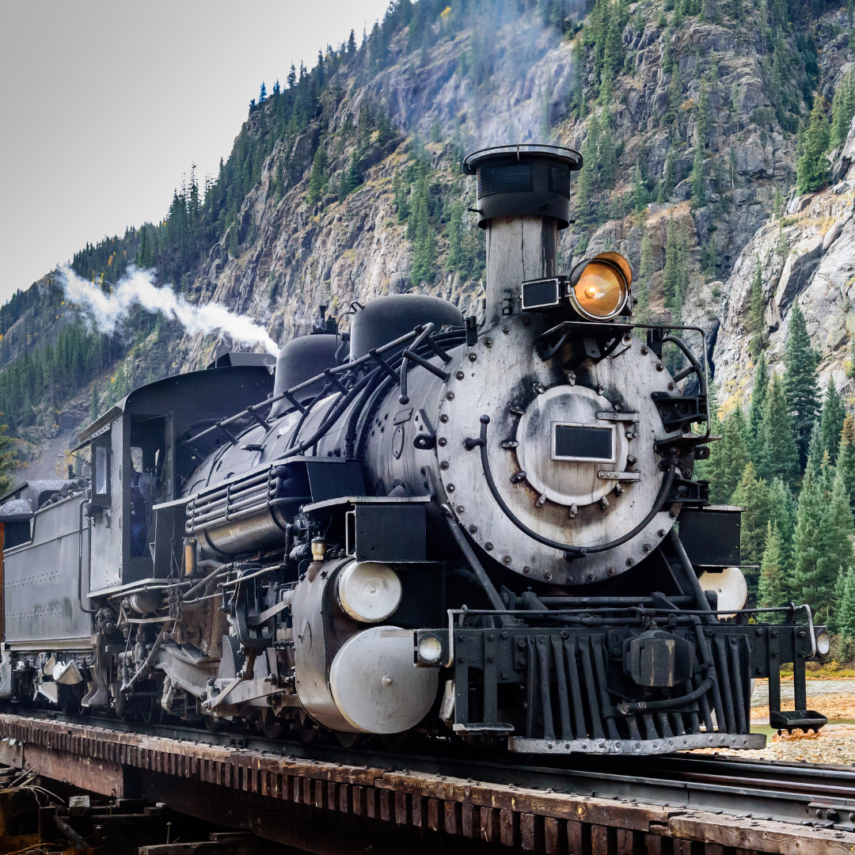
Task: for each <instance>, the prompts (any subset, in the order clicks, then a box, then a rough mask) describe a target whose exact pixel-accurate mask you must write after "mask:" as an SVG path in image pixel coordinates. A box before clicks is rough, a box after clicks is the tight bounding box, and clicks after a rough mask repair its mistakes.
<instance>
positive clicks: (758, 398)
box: [748, 353, 769, 474]
mask: <svg viewBox="0 0 855 855" xmlns="http://www.w3.org/2000/svg"><path fill="white" fill-rule="evenodd" d="M768 391H769V369H768V368H767V367H766V357H765V355H764V354H762V353H761V354H760V358H759V359H758V360H757V365H756V366H755V367H754V389H753V391H752V392H751V409H750V410H749V412H748V435H749V437H750V443H751V449H752V458H753V459H754V465H755V466H757V467H758V468H757V471H758V472H760V473H761V474H762V472H763V470H762V469H761V468H760V467H759V466H758V463H757V456H756V455H757V451H758V446H759V444H760V443H759V439H760V429H761V427H762V424H763V407H764V406H765V404H766V394H767V393H768Z"/></svg>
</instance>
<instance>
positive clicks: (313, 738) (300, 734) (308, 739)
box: [294, 720, 327, 745]
mask: <svg viewBox="0 0 855 855" xmlns="http://www.w3.org/2000/svg"><path fill="white" fill-rule="evenodd" d="M294 735H295V736H296V737H297V739H299V740H300V742H302V743H303V745H319V744H320V743H322V742H323V741H324V740H325V739H326V735H327V733H326V731H325V730H322V729H321V728H320V727H318V726H317V725H315V724H312V722H310V721H308V720H307V721H306V722H305V723H304V724H300V725H298V726H297V727H295V728H294Z"/></svg>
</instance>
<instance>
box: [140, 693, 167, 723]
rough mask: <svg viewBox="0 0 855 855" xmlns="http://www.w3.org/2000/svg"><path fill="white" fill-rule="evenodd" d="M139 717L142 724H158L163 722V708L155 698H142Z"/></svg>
mask: <svg viewBox="0 0 855 855" xmlns="http://www.w3.org/2000/svg"><path fill="white" fill-rule="evenodd" d="M139 716H140V720H141V721H142V722H143V724H160V722H161V721H162V720H163V707H162V706H161V705H160V701H158V699H157V698H143V699H142V700H141V701H140V707H139Z"/></svg>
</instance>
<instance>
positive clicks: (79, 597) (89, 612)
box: [77, 496, 98, 615]
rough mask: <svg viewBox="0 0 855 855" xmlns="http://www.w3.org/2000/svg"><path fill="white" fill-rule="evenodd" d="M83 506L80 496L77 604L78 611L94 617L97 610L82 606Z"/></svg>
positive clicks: (83, 500)
mask: <svg viewBox="0 0 855 855" xmlns="http://www.w3.org/2000/svg"><path fill="white" fill-rule="evenodd" d="M85 505H86V501H85V499H84V497H83V496H81V497H80V527H79V528H78V531H77V604H78V605H79V606H80V611H82V612H85V613H86V614H87V615H94V614H95V613H96V612H97V611H98V609H88V608H86V606H84V605H83V508H84V506H85ZM87 599H88V597H87Z"/></svg>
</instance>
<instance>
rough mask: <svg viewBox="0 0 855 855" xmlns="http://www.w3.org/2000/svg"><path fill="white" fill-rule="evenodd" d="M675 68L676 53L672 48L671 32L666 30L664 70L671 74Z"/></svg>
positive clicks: (663, 39) (663, 58) (663, 37)
mask: <svg viewBox="0 0 855 855" xmlns="http://www.w3.org/2000/svg"><path fill="white" fill-rule="evenodd" d="M673 70H674V54H673V51H672V50H671V33H670V32H669V31H668V30H665V33H664V35H663V36H662V71H664V72H665V74H670V73H671V72H672V71H673Z"/></svg>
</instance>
